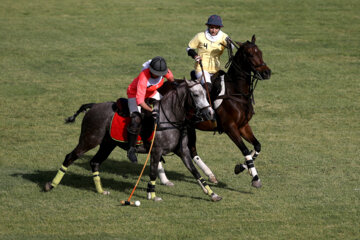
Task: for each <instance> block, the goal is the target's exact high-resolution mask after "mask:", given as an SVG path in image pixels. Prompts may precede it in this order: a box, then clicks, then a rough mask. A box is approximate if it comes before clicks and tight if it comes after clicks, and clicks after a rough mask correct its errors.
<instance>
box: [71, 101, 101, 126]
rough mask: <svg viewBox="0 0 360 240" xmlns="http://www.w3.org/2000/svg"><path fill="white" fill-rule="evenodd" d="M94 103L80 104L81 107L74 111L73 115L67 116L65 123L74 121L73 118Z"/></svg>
mask: <svg viewBox="0 0 360 240" xmlns="http://www.w3.org/2000/svg"><path fill="white" fill-rule="evenodd" d="M94 104H95V103H86V104H83V105H81V107H80V108H79V110H77V111H76V113H75V114H74V115H72V116H71V117H68V118H66V119H65V123H73V122H75V118H76V117H77V116H78V115H79V114H80V113H82V112H85V111H87V110H88V109H90V108H92V106H94Z"/></svg>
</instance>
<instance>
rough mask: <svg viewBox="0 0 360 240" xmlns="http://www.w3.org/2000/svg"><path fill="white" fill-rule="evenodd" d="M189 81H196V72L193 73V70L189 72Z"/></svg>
mask: <svg viewBox="0 0 360 240" xmlns="http://www.w3.org/2000/svg"><path fill="white" fill-rule="evenodd" d="M190 79H191V80H193V81H195V80H196V72H195V70H192V71H191V72H190Z"/></svg>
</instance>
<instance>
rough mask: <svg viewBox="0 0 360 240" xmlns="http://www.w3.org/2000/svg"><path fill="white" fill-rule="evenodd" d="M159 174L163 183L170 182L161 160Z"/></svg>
mask: <svg viewBox="0 0 360 240" xmlns="http://www.w3.org/2000/svg"><path fill="white" fill-rule="evenodd" d="M158 175H159V178H160V181H161V183H162V184H165V185H166V183H168V182H169V179H168V178H167V177H166V174H165V169H164V167H163V166H162V163H161V162H159V165H158Z"/></svg>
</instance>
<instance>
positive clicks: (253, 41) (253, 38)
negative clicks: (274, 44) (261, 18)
mask: <svg viewBox="0 0 360 240" xmlns="http://www.w3.org/2000/svg"><path fill="white" fill-rule="evenodd" d="M255 41H256V37H255V34H254V35H253V36H252V38H251V42H252V43H255Z"/></svg>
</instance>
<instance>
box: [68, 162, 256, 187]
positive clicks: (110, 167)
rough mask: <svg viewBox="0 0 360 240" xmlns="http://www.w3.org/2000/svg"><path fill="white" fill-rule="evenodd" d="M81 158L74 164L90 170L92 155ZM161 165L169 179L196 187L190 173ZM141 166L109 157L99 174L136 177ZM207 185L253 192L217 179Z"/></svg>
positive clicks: (146, 168) (147, 167)
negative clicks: (215, 182)
mask: <svg viewBox="0 0 360 240" xmlns="http://www.w3.org/2000/svg"><path fill="white" fill-rule="evenodd" d="M82 159H86V160H84V161H82V162H78V163H77V162H75V163H74V164H76V165H77V166H79V167H83V168H84V169H88V170H89V171H90V164H89V163H90V160H91V159H92V156H89V155H86V156H84V157H82ZM179 160H180V159H179ZM163 166H164V168H165V172H166V176H167V177H168V178H169V180H170V181H182V182H187V183H191V184H195V185H196V186H197V187H198V183H197V181H196V180H195V178H194V177H193V176H192V175H185V174H182V173H178V172H174V171H167V170H166V164H163ZM142 168H143V163H139V164H133V163H130V162H129V161H118V160H114V159H111V158H109V159H107V160H105V161H104V163H103V164H102V165H101V167H100V175H101V172H107V173H112V174H117V175H121V176H122V177H123V178H125V179H126V178H129V177H130V176H136V177H138V176H139V175H140V172H141V170H142ZM184 168H186V167H185V166H184ZM189 173H190V172H189ZM148 175H149V166H146V167H145V170H144V173H143V177H144V176H148ZM205 179H206V178H205ZM209 185H210V186H211V187H217V188H220V189H226V190H229V191H233V192H239V193H242V194H253V193H252V192H250V191H242V190H238V189H234V188H231V187H229V186H228V185H227V184H226V183H225V182H222V181H219V183H218V184H216V185H214V184H211V183H209Z"/></svg>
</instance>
